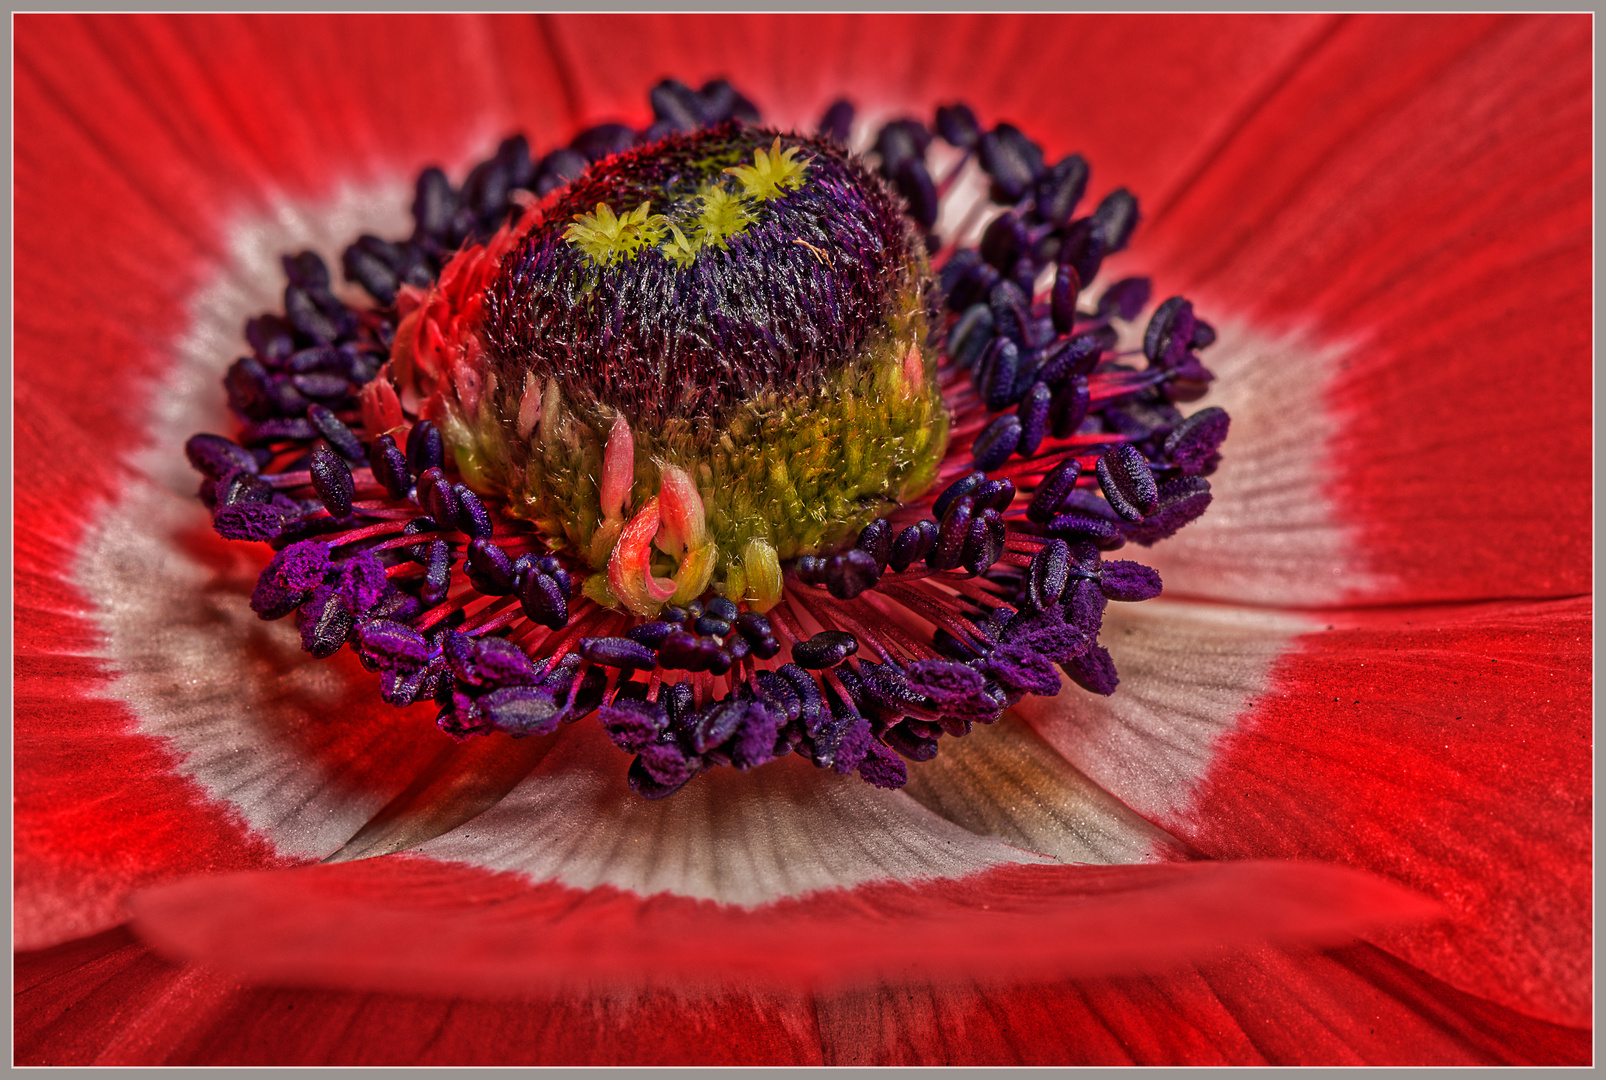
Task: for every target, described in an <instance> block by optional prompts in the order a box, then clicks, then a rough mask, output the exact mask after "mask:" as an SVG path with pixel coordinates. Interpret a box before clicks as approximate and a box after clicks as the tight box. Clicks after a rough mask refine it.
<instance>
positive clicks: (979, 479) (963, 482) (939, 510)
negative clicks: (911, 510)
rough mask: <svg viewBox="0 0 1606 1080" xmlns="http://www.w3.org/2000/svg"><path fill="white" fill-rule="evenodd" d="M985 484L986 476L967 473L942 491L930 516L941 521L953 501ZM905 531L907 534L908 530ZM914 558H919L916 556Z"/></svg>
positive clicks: (932, 506) (933, 504) (933, 505)
mask: <svg viewBox="0 0 1606 1080" xmlns="http://www.w3.org/2000/svg"><path fill="white" fill-rule="evenodd" d="M986 482H987V474H986V473H984V472H980V471H977V472H968V473H966V474H965V475H964V476H961V477H960V478H959V479H958V480H955V481H954V482H953V483H951V484H949V485H948V486H947V487H945V488H943V489H942V494H941V495H938V496H937V501H936V502H934V503H932V504H931V513H932V515H933V516H935V517H936V518H937V520H939V521H941V520H942V518H943V515H945V514H947V513H948V508H949V507H950V506H952V505H953V504H954V500H955V499H960V498H963V497H964V496H966V495H969V494H970V493H971V492H973V491H975V490H976V489H977V488H979V487H980V486H981V485H983V484H985V483H986ZM911 527H912V526H911ZM905 531H906V532H907V531H908V530H905ZM915 557H916V558H919V556H918V555H917V556H915Z"/></svg>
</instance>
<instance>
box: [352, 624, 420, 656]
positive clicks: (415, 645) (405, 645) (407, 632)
mask: <svg viewBox="0 0 1606 1080" xmlns="http://www.w3.org/2000/svg"><path fill="white" fill-rule="evenodd" d="M357 642H358V644H359V645H360V646H361V647H362V650H363V651H364V652H366V653H368V654H369V655H370V656H372V657H374V658H376V659H378V660H381V661H382V662H384V663H385V664H386V665H387V666H402V667H420V666H422V665H423V664H425V663H426V662H428V660H429V652H430V650H429V642H427V641H425V640H424V638H423V635H421V634H420V633H419V632H418V631H417V630H414V629H413V628H412V627H410V626H404V625H402V624H401V623H398V622H391V621H390V620H389V619H370V620H369V621H367V622H365V623H363V624H362V625H361V626H359V627H358V628H357Z"/></svg>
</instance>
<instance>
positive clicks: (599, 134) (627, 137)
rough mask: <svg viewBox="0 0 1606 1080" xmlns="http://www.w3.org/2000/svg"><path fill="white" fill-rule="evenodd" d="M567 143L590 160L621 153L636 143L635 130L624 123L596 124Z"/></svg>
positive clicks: (598, 159)
mask: <svg viewBox="0 0 1606 1080" xmlns="http://www.w3.org/2000/svg"><path fill="white" fill-rule="evenodd" d="M569 145H570V146H571V147H573V148H574V149H575V150H577V151H579V152H580V153H582V154H584V155H585V156H586V158H587V159H589V160H591V161H601V160H602V159H603V158H605V157H612V156H613V155H614V154H620V153H623V152H624V151H626V150H629V149H630V148H631V147H632V146H635V145H636V132H635V130H634V129H633V128H630V127H628V126H627V125H625V124H597V125H596V126H594V127H588V128H586V129H585V130H584V131H582V132H581V133H580V134H578V135H576V136H575V137H574V138H573V139H572V140H571V141H570V142H569Z"/></svg>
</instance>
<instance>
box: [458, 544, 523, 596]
mask: <svg viewBox="0 0 1606 1080" xmlns="http://www.w3.org/2000/svg"><path fill="white" fill-rule="evenodd" d="M468 566H469V569H470V570H471V571H473V578H474V581H473V584H474V587H475V588H476V589H478V590H479V591H480V592H482V593H484V594H485V595H486V596H508V595H510V594H511V593H512V592H513V586H514V585H515V584H516V583H517V578H516V576H515V574H514V573H513V560H512V559H510V558H508V557H507V552H505V551H503V550H502V549H501V548H499V547H497V546H496V545H495V544H494V543H492V542H491V541H489V540H486V539H483V538H482V539H479V540H475V541H474V542H473V543H471V544H469V545H468Z"/></svg>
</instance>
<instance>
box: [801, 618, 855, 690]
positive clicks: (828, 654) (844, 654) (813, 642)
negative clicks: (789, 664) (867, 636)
mask: <svg viewBox="0 0 1606 1080" xmlns="http://www.w3.org/2000/svg"><path fill="white" fill-rule="evenodd" d="M858 651H859V639H858V638H856V637H854V636H853V635H852V634H850V633H848V632H847V631H846V630H821V631H820V632H819V633H818V634H815V635H814V636H813V637H811V638H809V639H808V640H807V641H801V642H798V643H797V644H796V645H794V646H792V659H793V660H794V661H796V662H797V666H798V667H800V668H803V669H804V670H806V671H826V670H828V669H830V668H834V667H836V666H837V665H838V664H840V663H842V661H844V660H846V659H847V658H848V657H850V656H852V655H853V654H854V653H856V652H858ZM810 681H811V682H812V681H813V680H812V679H811V680H810Z"/></svg>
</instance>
